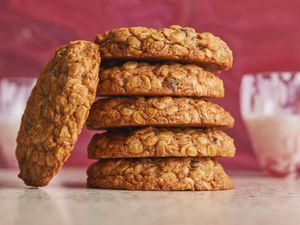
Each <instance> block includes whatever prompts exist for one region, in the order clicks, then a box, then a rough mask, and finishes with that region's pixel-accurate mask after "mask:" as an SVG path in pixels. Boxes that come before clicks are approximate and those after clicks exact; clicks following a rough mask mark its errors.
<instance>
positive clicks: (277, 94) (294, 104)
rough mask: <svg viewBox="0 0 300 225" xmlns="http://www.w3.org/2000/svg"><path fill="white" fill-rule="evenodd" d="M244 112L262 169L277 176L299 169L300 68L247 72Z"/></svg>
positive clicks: (242, 93)
mask: <svg viewBox="0 0 300 225" xmlns="http://www.w3.org/2000/svg"><path fill="white" fill-rule="evenodd" d="M240 106H241V114H242V118H243V119H244V122H245V124H246V127H247V129H248V133H249V136H250V139H251V142H252V146H253V149H254V151H255V154H256V157H257V159H258V161H259V163H260V165H261V167H262V169H263V170H264V171H265V172H266V173H268V174H270V175H274V176H289V175H291V176H295V175H297V173H298V174H299V171H300V72H264V73H258V74H248V75H245V76H244V77H243V79H242V83H241V90H240Z"/></svg>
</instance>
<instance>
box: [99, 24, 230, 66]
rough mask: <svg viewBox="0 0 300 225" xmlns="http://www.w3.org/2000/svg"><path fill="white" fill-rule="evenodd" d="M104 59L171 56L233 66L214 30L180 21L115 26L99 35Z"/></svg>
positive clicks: (184, 60) (206, 63) (164, 57)
mask: <svg viewBox="0 0 300 225" xmlns="http://www.w3.org/2000/svg"><path fill="white" fill-rule="evenodd" d="M96 43H98V44H99V45H100V47H101V57H102V58H103V59H107V60H110V59H126V60H128V59H138V60H141V59H143V60H168V61H177V62H184V63H190V64H198V65H200V66H202V67H204V68H206V69H207V70H213V71H222V70H227V69H229V68H231V66H232V61H233V56H232V52H231V50H230V48H229V47H228V46H227V44H226V43H225V42H224V41H222V40H221V39H220V38H219V37H216V36H214V35H212V34H211V33H207V32H206V33H200V34H198V33H197V32H196V31H195V30H194V29H193V28H189V27H180V26H177V25H173V26H170V27H168V28H163V29H160V30H156V29H152V28H146V27H130V28H119V29H114V30H112V31H110V32H106V33H105V34H104V35H97V37H96Z"/></svg>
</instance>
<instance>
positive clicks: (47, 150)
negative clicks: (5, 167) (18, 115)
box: [16, 41, 100, 186]
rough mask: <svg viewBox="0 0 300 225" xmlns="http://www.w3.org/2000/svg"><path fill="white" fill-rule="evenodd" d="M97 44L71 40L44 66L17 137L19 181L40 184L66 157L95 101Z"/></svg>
mask: <svg viewBox="0 0 300 225" xmlns="http://www.w3.org/2000/svg"><path fill="white" fill-rule="evenodd" d="M99 63H100V54H99V46H98V45H96V44H94V43H91V42H88V41H75V42H71V43H70V44H68V45H66V46H62V47H61V48H59V49H58V50H57V51H56V54H55V56H54V58H53V59H52V60H51V61H50V62H49V63H48V64H47V65H46V66H45V68H44V70H43V72H42V73H41V74H40V76H39V78H38V81H37V83H36V86H35V87H34V89H33V91H32V93H31V96H30V98H29V100H28V102H27V106H26V109H25V112H24V114H23V117H22V122H21V127H20V130H19V134H18V138H17V149H16V156H17V159H18V162H19V167H20V174H19V177H20V178H21V179H23V180H24V182H25V183H26V184H27V185H30V186H45V185H47V184H48V182H49V181H50V180H51V179H52V177H53V176H55V175H56V174H57V172H58V171H59V170H60V168H61V167H62V165H63V163H64V162H65V161H66V160H67V158H68V157H69V155H70V153H71V151H72V149H73V147H74V144H75V142H76V140H77V137H78V135H79V133H80V131H81V129H82V126H83V124H84V122H85V120H86V118H87V116H88V113H89V109H90V106H91V104H92V102H93V101H94V98H95V92H96V88H97V84H98V73H99Z"/></svg>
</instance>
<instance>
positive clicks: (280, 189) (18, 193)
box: [0, 169, 300, 225]
mask: <svg viewBox="0 0 300 225" xmlns="http://www.w3.org/2000/svg"><path fill="white" fill-rule="evenodd" d="M16 175H17V172H16V171H11V170H3V169H2V170H0V224H1V225H10V224H14V225H42V224H49V225H50V224H51V225H60V224H66V225H77V224H86V225H93V224H97V225H98V224H101V225H105V224H118V225H122V224H130V225H135V224H136V225H147V224H149V225H150V224H151V225H153V224H162V225H168V224H170V225H177V224H178V225H184V224H195V225H196V224H197V225H200V224H203V225H210V224H211V225H217V224H222V225H227V224H230V225H235V224H237V225H243V224H249V225H259V224H263V225H269V224H270V225H275V224H278V225H289V224H295V225H299V224H300V180H299V179H298V180H282V179H274V178H267V177H264V176H262V175H258V174H250V173H239V174H236V173H233V180H234V182H235V186H236V187H235V189H234V190H231V191H216V192H141V191H138V192H133V191H115V190H94V189H87V188H85V178H86V175H85V170H84V169H63V171H62V172H61V173H60V174H59V175H58V176H57V177H56V178H55V179H54V180H53V182H52V183H51V185H50V186H49V187H46V188H40V189H34V188H27V187H25V186H24V185H23V183H22V181H21V180H19V179H17V178H16Z"/></svg>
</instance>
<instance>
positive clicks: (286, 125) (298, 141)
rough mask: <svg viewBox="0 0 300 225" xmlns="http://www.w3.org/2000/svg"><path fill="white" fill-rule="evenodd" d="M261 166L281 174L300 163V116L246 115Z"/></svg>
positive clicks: (294, 169) (294, 168)
mask: <svg viewBox="0 0 300 225" xmlns="http://www.w3.org/2000/svg"><path fill="white" fill-rule="evenodd" d="M244 120H245V123H246V126H247V129H248V132H249V135H250V138H251V140H252V145H253V147H254V150H255V153H256V155H257V156H258V159H259V161H260V163H261V165H262V166H263V167H264V168H266V169H267V170H271V171H273V172H274V171H275V172H277V173H279V174H282V175H284V174H286V173H292V172H294V171H296V168H297V166H299V165H300V116H299V115H291V114H289V115H283V114H274V115H269V116H259V117H248V118H244Z"/></svg>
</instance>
